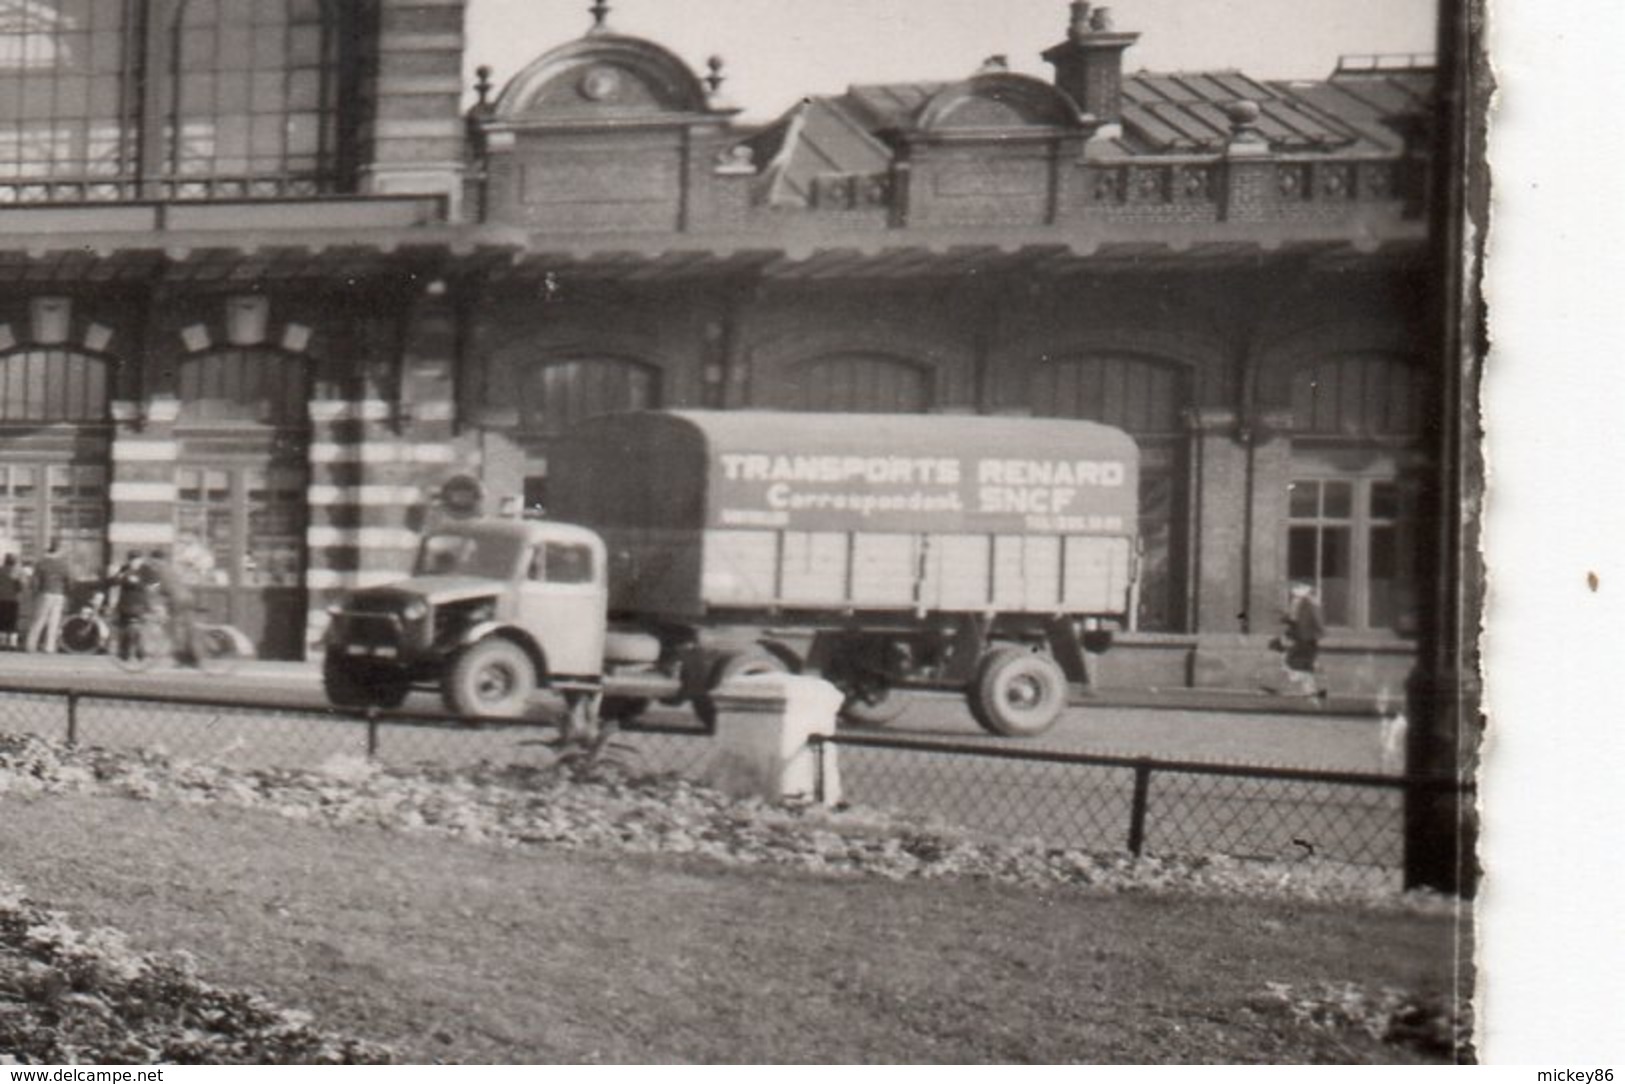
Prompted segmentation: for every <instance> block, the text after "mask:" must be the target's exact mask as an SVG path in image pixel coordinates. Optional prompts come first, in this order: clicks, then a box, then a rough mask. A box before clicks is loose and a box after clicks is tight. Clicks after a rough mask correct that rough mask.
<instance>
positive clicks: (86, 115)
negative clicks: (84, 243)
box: [0, 0, 139, 202]
mask: <svg viewBox="0 0 1625 1084" xmlns="http://www.w3.org/2000/svg"><path fill="white" fill-rule="evenodd" d="M131 11H132V5H131V4H130V3H128V2H127V0H58V2H48V0H0V201H3V202H24V201H44V200H52V199H119V198H121V197H124V196H127V195H130V194H132V192H131V191H130V190H129V188H128V185H129V183H130V182H131V181H132V179H133V177H134V174H135V168H136V164H135V163H136V146H137V144H136V132H137V127H138V117H139V103H138V101H137V100H136V97H135V88H134V86H133V81H132V80H131V79H130V77H129V76H130V73H131V72H132V71H133V70H134V53H135V52H136V51H138V47H139V42H138V41H137V39H136V38H135V36H134V34H133V27H132V22H131V18H130V13H131Z"/></svg>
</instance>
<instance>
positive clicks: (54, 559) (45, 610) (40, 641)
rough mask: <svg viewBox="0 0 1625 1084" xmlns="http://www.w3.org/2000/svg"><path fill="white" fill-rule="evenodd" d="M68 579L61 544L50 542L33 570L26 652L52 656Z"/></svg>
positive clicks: (65, 597) (60, 624) (65, 598)
mask: <svg viewBox="0 0 1625 1084" xmlns="http://www.w3.org/2000/svg"><path fill="white" fill-rule="evenodd" d="M69 576H70V574H69V572H68V562H67V561H66V560H64V559H63V557H62V544H61V543H60V542H56V541H52V542H51V545H50V547H49V548H48V549H46V551H45V556H44V557H41V558H40V563H39V565H38V567H36V568H35V569H34V619H33V621H32V622H30V623H29V626H28V650H29V651H44V652H45V653H46V654H55V653H56V638H57V634H58V633H59V632H60V631H61V630H62V608H63V605H64V603H66V601H67V598H68V579H69Z"/></svg>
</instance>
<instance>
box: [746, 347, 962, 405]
mask: <svg viewBox="0 0 1625 1084" xmlns="http://www.w3.org/2000/svg"><path fill="white" fill-rule="evenodd" d="M932 384H933V381H932V379H931V371H930V370H929V369H927V368H925V367H923V366H920V365H914V364H911V363H909V362H906V361H902V360H899V359H897V358H892V357H887V356H885V355H883V354H833V355H830V356H828V357H822V358H814V359H813V360H811V361H806V362H802V363H801V364H800V365H796V366H794V367H792V368H791V369H789V370H788V371H787V372H786V373H785V374H784V376H783V378H782V382H781V383H780V384H779V386H778V387H776V388H774V389H773V391H772V393H771V394H770V396H769V399H770V401H771V402H772V404H773V405H774V406H778V407H783V408H785V409H788V410H814V411H831V412H838V413H846V414H923V413H925V412H926V411H928V410H930V409H931V407H932V405H933V400H934V399H935V389H934V388H933V386H932Z"/></svg>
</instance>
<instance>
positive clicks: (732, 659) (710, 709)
mask: <svg viewBox="0 0 1625 1084" xmlns="http://www.w3.org/2000/svg"><path fill="white" fill-rule="evenodd" d="M785 672H786V669H785V665H784V661H783V660H782V659H780V658H779V657H778V656H777V655H771V654H769V653H767V652H766V651H759V650H758V651H734V652H729V653H728V654H725V655H723V656H722V657H721V658H720V659H718V660H717V663H716V665H715V666H714V667H712V668H711V681H710V686H709V688H708V689H707V690H706V695H704V696H696V697H695V698H694V714H695V715H698V716H699V717H700V722H702V723H704V724H705V726H706V729H708V730H709V729H711V728H713V727H715V726H716V725H717V705H716V701H714V700H712V699H711V696H710V690H711V689H716V688H718V687H719V686H722V685H726V684H727V683H728V682H730V681H732V680H734V679H735V678H742V677H750V676H752V675H754V674H782V673H785Z"/></svg>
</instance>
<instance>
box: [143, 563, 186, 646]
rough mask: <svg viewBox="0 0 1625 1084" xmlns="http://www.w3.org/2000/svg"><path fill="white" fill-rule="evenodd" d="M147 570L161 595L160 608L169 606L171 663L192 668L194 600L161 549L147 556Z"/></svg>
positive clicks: (178, 572) (184, 581)
mask: <svg viewBox="0 0 1625 1084" xmlns="http://www.w3.org/2000/svg"><path fill="white" fill-rule="evenodd" d="M147 569H148V571H149V574H150V575H151V577H152V579H153V581H154V582H155V583H156V585H157V590H158V591H159V592H160V593H161V594H162V596H163V602H164V605H166V606H168V607H169V639H170V643H172V644H174V645H175V649H174V650H175V661H176V662H178V663H180V664H181V665H183V666H192V665H195V664H196V663H197V651H196V648H195V644H194V634H195V614H196V610H197V597H196V596H195V595H194V594H193V593H192V588H191V585H190V584H188V583H187V582H186V577H185V576H184V575H182V574H181V572H180V570H179V569H177V568H176V567H175V566H174V565H172V564H170V563H169V562H168V561H166V560H165V559H164V551H163V550H153V551H151V552H150V553H148V554H147Z"/></svg>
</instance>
